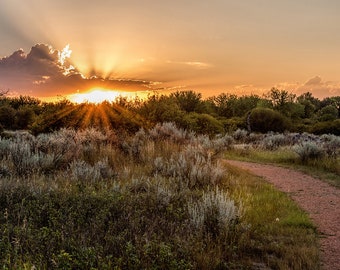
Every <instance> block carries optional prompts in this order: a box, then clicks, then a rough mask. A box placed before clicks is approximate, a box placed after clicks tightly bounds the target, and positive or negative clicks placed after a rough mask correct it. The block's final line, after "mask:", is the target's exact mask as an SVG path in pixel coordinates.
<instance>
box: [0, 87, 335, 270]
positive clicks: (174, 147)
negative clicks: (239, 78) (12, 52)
mask: <svg viewBox="0 0 340 270" xmlns="http://www.w3.org/2000/svg"><path fill="white" fill-rule="evenodd" d="M339 116H340V106H339V97H331V98H326V99H324V100H319V99H317V98H315V97H313V96H312V94H311V93H305V94H303V95H301V96H298V97H296V96H295V95H293V94H290V93H288V92H287V91H285V90H278V89H275V88H273V89H271V91H270V92H269V93H268V94H267V95H265V96H263V97H260V96H257V95H251V96H242V97H238V96H235V95H230V94H225V93H223V94H220V95H218V96H215V97H211V98H208V99H206V100H204V99H202V96H201V94H199V93H196V92H193V91H179V92H175V93H173V94H171V95H169V96H164V95H157V94H155V95H150V96H149V97H148V98H147V99H146V100H143V101H142V100H140V99H138V98H136V99H134V100H128V99H127V98H124V97H119V98H118V99H117V100H116V101H115V102H111V103H109V102H103V103H101V104H87V103H83V104H73V103H71V102H69V101H67V100H61V101H58V102H55V103H44V102H41V101H39V100H37V99H34V98H31V97H24V96H20V97H17V98H8V97H6V94H3V95H0V132H1V137H0V204H1V209H0V265H1V266H2V268H3V269H257V268H259V269H261V268H266V267H270V268H272V269H319V257H318V243H317V235H316V231H315V228H314V226H313V224H312V223H311V221H310V220H309V219H308V217H307V215H306V214H305V213H304V212H302V211H301V210H300V209H298V208H297V206H296V205H295V204H294V203H293V202H292V201H291V200H290V199H289V198H288V197H287V196H285V195H284V194H282V193H280V192H278V191H276V190H274V189H273V188H272V187H271V186H270V185H267V184H266V183H264V182H263V181H262V180H261V179H259V178H256V177H254V176H251V175H249V174H246V173H245V172H242V171H240V170H237V169H235V168H232V167H228V165H226V164H223V162H222V161H221V157H224V156H225V155H227V156H228V157H233V158H244V159H250V160H253V159H256V160H257V161H264V162H278V163H281V164H286V165H290V166H292V165H294V166H298V167H299V168H304V169H308V170H309V171H311V170H312V168H313V173H315V170H317V172H318V173H319V172H324V173H326V172H327V173H328V175H331V178H332V183H333V184H335V185H336V186H340V183H339V175H340V168H339V164H340V162H339V155H340V153H339V149H340V140H339V137H338V136H339V135H340V125H339V121H340V119H339ZM170 122H171V123H170ZM255 132H256V133H255ZM274 132H277V133H274ZM294 132H295V133H294Z"/></svg>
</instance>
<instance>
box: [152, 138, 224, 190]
mask: <svg viewBox="0 0 340 270" xmlns="http://www.w3.org/2000/svg"><path fill="white" fill-rule="evenodd" d="M153 171H154V174H156V175H157V174H160V175H161V176H164V177H169V178H173V179H176V180H177V182H178V183H179V185H182V186H184V187H187V188H195V187H204V186H207V185H216V184H218V183H220V182H221V181H222V179H223V178H224V177H225V173H226V172H225V169H224V167H223V166H222V165H221V164H220V163H218V162H213V161H212V159H211V156H210V154H209V153H208V152H207V151H204V149H203V148H202V147H199V146H190V145H189V146H187V147H186V148H185V149H184V150H183V151H181V152H179V153H173V154H172V156H171V157H170V158H169V159H166V158H163V157H158V158H156V159H155V160H154V164H153Z"/></svg>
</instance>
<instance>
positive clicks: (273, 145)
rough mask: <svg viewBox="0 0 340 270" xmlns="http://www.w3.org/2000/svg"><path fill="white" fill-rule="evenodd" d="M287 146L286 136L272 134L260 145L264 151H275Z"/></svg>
mask: <svg viewBox="0 0 340 270" xmlns="http://www.w3.org/2000/svg"><path fill="white" fill-rule="evenodd" d="M285 144H287V139H286V136H285V135H283V134H273V135H268V136H266V137H264V138H263V139H262V141H261V143H260V146H261V148H263V149H266V150H272V151H273V150H277V149H278V148H279V147H280V146H283V145H285Z"/></svg>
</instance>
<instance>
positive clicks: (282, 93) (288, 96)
mask: <svg viewBox="0 0 340 270" xmlns="http://www.w3.org/2000/svg"><path fill="white" fill-rule="evenodd" d="M295 97H296V95H295V94H292V93H289V92H288V91H286V90H279V89H277V88H272V89H271V90H270V92H269V93H268V98H269V99H270V100H271V102H272V104H273V108H274V109H275V110H278V111H279V112H281V113H284V114H287V115H288V114H289V113H288V108H287V104H289V103H293V102H294V100H295Z"/></svg>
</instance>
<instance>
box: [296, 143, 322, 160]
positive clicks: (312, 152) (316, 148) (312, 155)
mask: <svg viewBox="0 0 340 270" xmlns="http://www.w3.org/2000/svg"><path fill="white" fill-rule="evenodd" d="M293 150H294V151H295V153H297V154H298V155H299V157H300V159H301V161H302V162H306V161H308V160H311V159H318V158H322V157H323V156H324V150H323V149H322V146H320V145H318V144H316V143H315V142H309V141H307V142H303V143H301V144H299V145H295V146H294V147H293Z"/></svg>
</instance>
